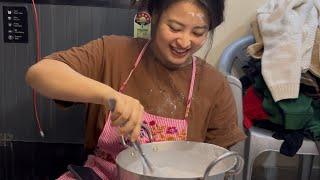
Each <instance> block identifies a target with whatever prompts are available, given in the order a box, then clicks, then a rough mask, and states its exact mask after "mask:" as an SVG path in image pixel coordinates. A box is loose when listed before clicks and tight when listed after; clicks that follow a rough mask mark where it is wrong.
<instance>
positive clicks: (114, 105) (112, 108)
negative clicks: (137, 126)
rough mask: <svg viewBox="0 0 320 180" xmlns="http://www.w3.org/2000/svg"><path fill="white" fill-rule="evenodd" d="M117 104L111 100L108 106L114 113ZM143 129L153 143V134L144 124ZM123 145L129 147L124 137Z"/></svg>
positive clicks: (122, 139)
mask: <svg viewBox="0 0 320 180" xmlns="http://www.w3.org/2000/svg"><path fill="white" fill-rule="evenodd" d="M116 103H117V102H116V100H115V99H109V100H108V106H109V108H110V111H111V112H114V110H115V108H116ZM141 128H142V129H143V130H144V131H145V132H146V133H147V135H148V138H149V140H150V142H152V141H153V137H152V133H151V131H150V130H149V128H148V127H147V126H146V125H144V124H142V125H141ZM121 143H122V145H124V146H125V147H129V145H128V144H127V143H126V140H125V137H124V136H121Z"/></svg>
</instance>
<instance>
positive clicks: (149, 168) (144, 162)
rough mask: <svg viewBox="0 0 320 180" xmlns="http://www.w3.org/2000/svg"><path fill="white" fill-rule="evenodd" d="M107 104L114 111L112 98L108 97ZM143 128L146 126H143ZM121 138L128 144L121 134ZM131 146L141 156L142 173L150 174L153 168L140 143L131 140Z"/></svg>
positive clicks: (114, 105)
mask: <svg viewBox="0 0 320 180" xmlns="http://www.w3.org/2000/svg"><path fill="white" fill-rule="evenodd" d="M108 105H109V108H110V111H111V112H114V110H115V107H116V101H115V100H114V99H110V100H108ZM144 128H146V127H144ZM147 131H148V130H147ZM147 134H148V136H149V139H152V135H151V133H150V132H149V131H148V132H147ZM121 140H122V144H123V145H125V146H128V145H127V144H126V142H125V138H124V136H123V135H122V136H121ZM132 147H133V148H134V149H135V150H136V151H137V152H138V154H139V155H140V157H141V160H142V165H143V173H144V174H152V173H153V172H154V168H153V166H152V164H151V162H150V161H149V160H148V158H147V157H146V156H145V154H144V153H143V151H142V148H141V146H140V143H139V142H138V141H134V142H132ZM146 170H147V171H146Z"/></svg>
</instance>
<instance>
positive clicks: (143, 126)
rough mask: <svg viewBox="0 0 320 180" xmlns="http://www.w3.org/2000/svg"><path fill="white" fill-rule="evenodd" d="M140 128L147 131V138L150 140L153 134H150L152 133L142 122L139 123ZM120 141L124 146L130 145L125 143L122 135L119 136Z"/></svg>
mask: <svg viewBox="0 0 320 180" xmlns="http://www.w3.org/2000/svg"><path fill="white" fill-rule="evenodd" d="M141 128H142V129H143V130H144V131H145V132H146V133H147V136H148V138H149V141H150V142H152V141H153V136H152V133H151V131H150V129H149V128H148V127H147V126H146V125H145V124H142V125H141ZM121 143H122V145H123V146H125V147H130V146H129V145H128V144H127V143H126V139H125V137H124V136H121Z"/></svg>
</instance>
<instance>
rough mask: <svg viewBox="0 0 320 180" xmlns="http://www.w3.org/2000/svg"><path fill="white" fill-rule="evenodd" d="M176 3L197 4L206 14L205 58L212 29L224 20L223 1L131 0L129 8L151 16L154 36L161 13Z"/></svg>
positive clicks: (210, 44) (210, 45)
mask: <svg viewBox="0 0 320 180" xmlns="http://www.w3.org/2000/svg"><path fill="white" fill-rule="evenodd" d="M178 1H190V2H194V3H197V4H198V5H200V6H201V7H202V8H203V9H204V10H205V11H206V12H207V14H208V17H209V23H210V24H209V31H210V32H209V36H208V41H209V42H208V44H209V46H208V47H207V48H208V49H207V50H206V56H205V58H206V57H207V55H208V53H209V51H210V49H211V47H212V41H213V33H214V29H215V28H216V27H217V26H218V25H220V24H221V23H222V22H223V20H224V14H223V12H224V0H131V6H132V7H137V8H138V11H139V10H147V11H148V12H149V13H150V14H151V15H152V30H153V31H152V34H154V32H155V30H156V29H157V28H156V27H157V24H158V21H159V19H160V16H161V15H162V13H163V11H165V10H166V9H167V8H168V7H169V6H170V5H172V4H173V3H176V2H178Z"/></svg>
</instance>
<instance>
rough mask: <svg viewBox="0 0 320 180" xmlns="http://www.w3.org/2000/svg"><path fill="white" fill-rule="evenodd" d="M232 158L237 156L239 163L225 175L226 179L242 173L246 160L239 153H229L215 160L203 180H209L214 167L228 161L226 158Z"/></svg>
mask: <svg viewBox="0 0 320 180" xmlns="http://www.w3.org/2000/svg"><path fill="white" fill-rule="evenodd" d="M231 156H235V157H237V162H236V164H235V166H234V167H233V168H232V169H231V170H229V171H228V172H226V173H225V178H227V179H228V178H229V177H230V176H233V175H236V174H239V173H240V172H241V171H242V168H243V164H244V160H243V158H242V157H241V156H240V154H239V153H237V152H233V151H228V152H226V153H224V154H222V155H221V156H219V157H218V158H217V159H215V160H213V161H212V162H211V163H210V164H209V165H208V167H207V169H206V171H205V173H204V175H203V179H204V180H209V173H210V171H211V170H212V169H213V167H214V166H215V165H216V164H217V163H218V162H220V161H222V160H224V159H226V158H229V157H231Z"/></svg>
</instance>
